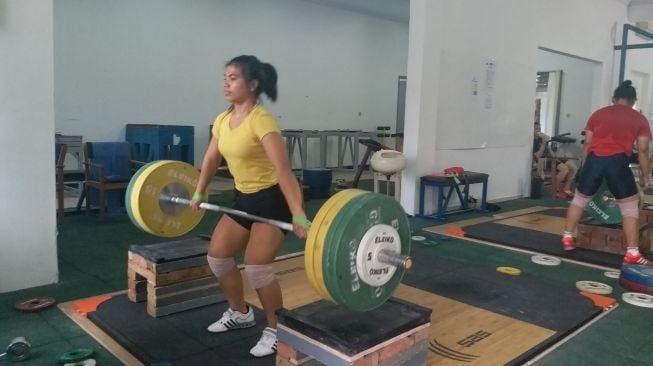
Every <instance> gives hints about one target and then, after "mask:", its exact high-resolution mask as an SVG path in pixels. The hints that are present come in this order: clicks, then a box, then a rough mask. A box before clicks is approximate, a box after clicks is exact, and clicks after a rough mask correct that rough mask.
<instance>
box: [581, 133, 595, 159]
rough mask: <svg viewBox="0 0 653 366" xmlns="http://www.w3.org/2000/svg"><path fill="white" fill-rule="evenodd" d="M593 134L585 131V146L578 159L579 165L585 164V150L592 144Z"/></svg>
mask: <svg viewBox="0 0 653 366" xmlns="http://www.w3.org/2000/svg"><path fill="white" fill-rule="evenodd" d="M592 135H593V132H592V131H589V130H585V144H584V145H583V155H582V156H581V157H580V159H581V164H584V163H585V158H586V157H587V149H589V147H590V142H592Z"/></svg>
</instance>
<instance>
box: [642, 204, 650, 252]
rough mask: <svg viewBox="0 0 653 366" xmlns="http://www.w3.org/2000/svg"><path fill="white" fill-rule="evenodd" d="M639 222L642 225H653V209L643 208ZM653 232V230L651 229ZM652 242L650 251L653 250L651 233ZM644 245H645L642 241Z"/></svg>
mask: <svg viewBox="0 0 653 366" xmlns="http://www.w3.org/2000/svg"><path fill="white" fill-rule="evenodd" d="M639 222H640V224H650V225H653V209H647V208H643V209H640V210H639ZM651 231H653V228H652V229H651ZM650 236H651V240H650V241H649V243H648V245H649V251H652V250H653V233H651V235H650ZM640 242H641V243H642V244H645V243H644V242H643V241H641V240H640Z"/></svg>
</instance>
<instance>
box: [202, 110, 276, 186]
mask: <svg viewBox="0 0 653 366" xmlns="http://www.w3.org/2000/svg"><path fill="white" fill-rule="evenodd" d="M231 115H232V113H231V111H225V112H222V113H221V114H220V115H219V116H218V117H217V118H216V119H215V122H214V123H213V129H212V131H211V132H212V133H213V137H214V138H216V139H217V140H218V150H219V151H220V154H222V156H223V157H224V158H225V160H226V161H227V163H228V164H229V171H230V172H231V175H233V177H234V181H235V183H236V189H237V190H239V191H240V192H243V193H254V192H258V191H260V190H263V189H265V188H269V187H272V186H273V185H275V184H278V182H279V180H278V179H277V172H276V170H275V169H274V166H273V165H272V162H270V159H268V156H267V154H266V153H265V149H264V148H263V144H262V143H261V139H262V138H263V136H265V135H267V134H268V133H270V132H277V133H280V130H279V124H278V122H277V120H276V118H274V116H273V115H272V114H270V112H268V111H267V110H266V109H265V108H263V106H262V105H260V104H257V105H256V106H255V107H254V108H253V109H252V111H251V112H250V113H249V115H248V116H247V117H245V120H243V122H242V123H241V124H240V125H238V127H236V128H231V127H230V126H229V120H230V119H231Z"/></svg>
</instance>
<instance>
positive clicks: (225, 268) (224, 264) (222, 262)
mask: <svg viewBox="0 0 653 366" xmlns="http://www.w3.org/2000/svg"><path fill="white" fill-rule="evenodd" d="M206 261H207V262H209V267H211V271H212V272H213V274H214V275H215V277H217V278H220V277H222V275H224V274H225V273H227V272H229V271H231V270H232V269H233V268H234V267H236V261H235V260H234V258H233V257H229V258H215V257H211V256H208V255H207V256H206Z"/></svg>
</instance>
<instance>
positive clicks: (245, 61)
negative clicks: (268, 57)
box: [226, 55, 277, 102]
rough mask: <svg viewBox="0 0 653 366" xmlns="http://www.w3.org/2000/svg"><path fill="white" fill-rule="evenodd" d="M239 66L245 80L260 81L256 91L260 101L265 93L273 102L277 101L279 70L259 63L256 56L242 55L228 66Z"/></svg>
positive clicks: (228, 63)
mask: <svg viewBox="0 0 653 366" xmlns="http://www.w3.org/2000/svg"><path fill="white" fill-rule="evenodd" d="M229 65H237V66H239V67H240V71H241V72H242V73H243V76H244V77H245V80H247V81H248V82H249V81H253V80H256V81H258V86H257V87H256V90H255V91H254V94H255V95H256V98H257V99H258V98H259V96H260V95H261V94H262V93H265V94H266V95H267V96H268V98H269V99H270V100H271V101H273V102H274V101H276V100H277V70H276V69H275V68H274V66H272V65H271V64H269V63H264V62H261V61H259V59H258V58H256V56H250V55H241V56H237V57H234V58H233V59H232V60H231V61H229V62H227V64H226V66H229Z"/></svg>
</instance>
